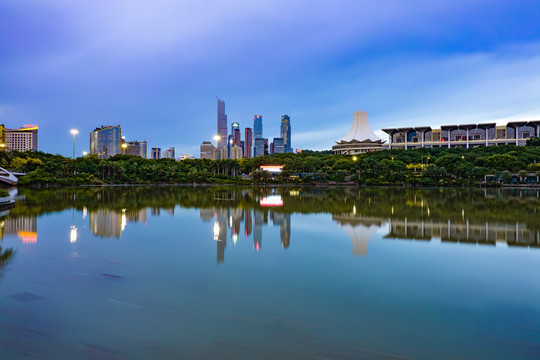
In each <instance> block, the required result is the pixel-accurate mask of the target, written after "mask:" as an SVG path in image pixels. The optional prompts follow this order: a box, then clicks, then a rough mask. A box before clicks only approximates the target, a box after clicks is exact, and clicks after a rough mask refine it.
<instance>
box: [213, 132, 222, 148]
mask: <svg viewBox="0 0 540 360" xmlns="http://www.w3.org/2000/svg"><path fill="white" fill-rule="evenodd" d="M214 140H215V141H216V147H218V141H219V140H221V136H219V135H214Z"/></svg>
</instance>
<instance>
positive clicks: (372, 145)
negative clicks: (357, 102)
mask: <svg viewBox="0 0 540 360" xmlns="http://www.w3.org/2000/svg"><path fill="white" fill-rule="evenodd" d="M381 149H382V140H381V139H380V138H379V137H378V136H377V135H375V133H374V132H373V131H372V130H371V128H370V127H369V124H368V112H367V111H354V112H353V125H352V127H351V129H350V130H349V132H348V133H347V134H346V135H345V136H344V137H343V138H341V140H339V141H337V142H336V145H334V146H332V152H333V153H334V154H360V153H365V152H369V151H375V150H381Z"/></svg>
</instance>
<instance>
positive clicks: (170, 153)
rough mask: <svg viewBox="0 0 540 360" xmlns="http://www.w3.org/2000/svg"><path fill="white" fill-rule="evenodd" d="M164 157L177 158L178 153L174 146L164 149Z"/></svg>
mask: <svg viewBox="0 0 540 360" xmlns="http://www.w3.org/2000/svg"><path fill="white" fill-rule="evenodd" d="M163 159H173V160H174V159H176V155H175V152H174V146H173V147H170V148H169V150H165V151H163Z"/></svg>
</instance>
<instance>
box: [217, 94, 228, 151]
mask: <svg viewBox="0 0 540 360" xmlns="http://www.w3.org/2000/svg"><path fill="white" fill-rule="evenodd" d="M217 132H218V135H219V138H220V139H219V140H218V143H217V147H218V149H220V148H221V147H223V146H227V115H225V101H223V100H221V99H218V102H217Z"/></svg>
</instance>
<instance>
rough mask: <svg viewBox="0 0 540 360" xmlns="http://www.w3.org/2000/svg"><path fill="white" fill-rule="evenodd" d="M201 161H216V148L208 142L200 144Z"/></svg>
mask: <svg viewBox="0 0 540 360" xmlns="http://www.w3.org/2000/svg"><path fill="white" fill-rule="evenodd" d="M201 159H209V160H216V148H215V147H214V145H212V143H211V142H210V141H203V142H202V144H201Z"/></svg>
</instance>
